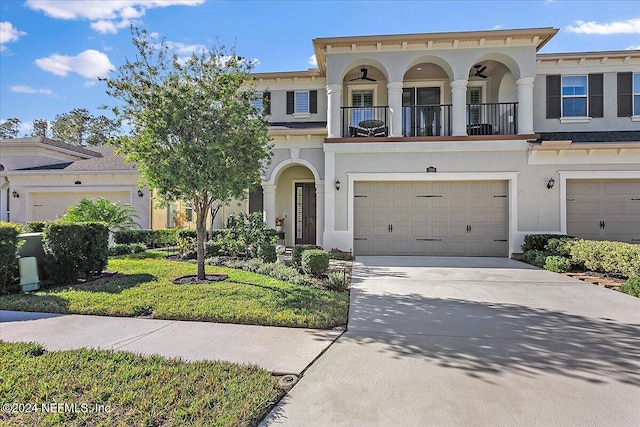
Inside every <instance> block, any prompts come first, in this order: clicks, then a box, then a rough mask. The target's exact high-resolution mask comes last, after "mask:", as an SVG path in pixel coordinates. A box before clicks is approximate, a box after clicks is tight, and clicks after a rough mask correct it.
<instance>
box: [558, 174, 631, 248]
mask: <svg viewBox="0 0 640 427" xmlns="http://www.w3.org/2000/svg"><path fill="white" fill-rule="evenodd" d="M638 194H640V180H568V181H567V218H566V219H567V232H568V233H569V234H572V235H575V236H578V237H583V238H586V239H598V240H619V241H625V242H638V241H640V201H635V200H633V199H634V198H640V196H639V195H638Z"/></svg>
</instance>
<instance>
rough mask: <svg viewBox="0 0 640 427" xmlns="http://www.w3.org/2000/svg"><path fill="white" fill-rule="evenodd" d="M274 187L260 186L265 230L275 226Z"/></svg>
mask: <svg viewBox="0 0 640 427" xmlns="http://www.w3.org/2000/svg"><path fill="white" fill-rule="evenodd" d="M276 187H277V186H276V185H265V184H263V185H262V208H263V209H264V222H265V223H266V224H267V228H274V227H275V226H276Z"/></svg>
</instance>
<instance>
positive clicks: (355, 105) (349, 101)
mask: <svg viewBox="0 0 640 427" xmlns="http://www.w3.org/2000/svg"><path fill="white" fill-rule="evenodd" d="M342 87H343V90H342V102H341V104H342V107H341V109H340V123H341V133H342V136H343V137H386V136H388V135H389V126H390V121H389V98H388V94H387V77H386V75H385V73H384V72H383V71H382V70H380V69H379V68H378V67H376V66H375V65H370V64H366V63H364V64H357V65H354V66H352V68H350V69H349V71H347V72H346V74H345V75H344V78H343V81H342Z"/></svg>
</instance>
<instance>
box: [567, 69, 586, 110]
mask: <svg viewBox="0 0 640 427" xmlns="http://www.w3.org/2000/svg"><path fill="white" fill-rule="evenodd" d="M587 95H588V86H587V76H562V117H586V116H587Z"/></svg>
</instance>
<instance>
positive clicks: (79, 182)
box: [74, 181, 82, 185]
mask: <svg viewBox="0 0 640 427" xmlns="http://www.w3.org/2000/svg"><path fill="white" fill-rule="evenodd" d="M74 184H75V185H80V184H82V181H76V182H74Z"/></svg>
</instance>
